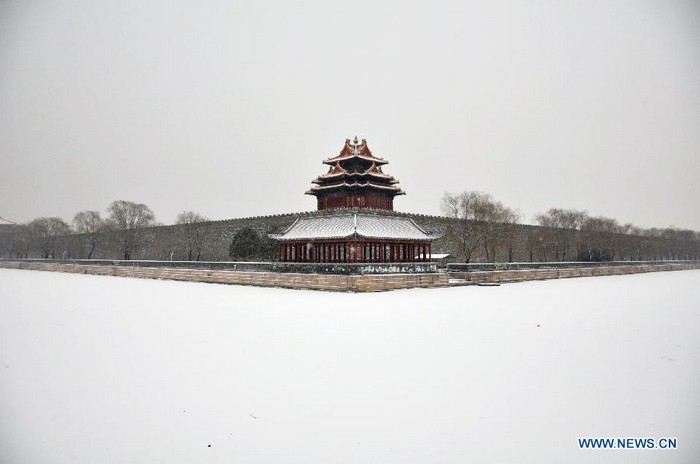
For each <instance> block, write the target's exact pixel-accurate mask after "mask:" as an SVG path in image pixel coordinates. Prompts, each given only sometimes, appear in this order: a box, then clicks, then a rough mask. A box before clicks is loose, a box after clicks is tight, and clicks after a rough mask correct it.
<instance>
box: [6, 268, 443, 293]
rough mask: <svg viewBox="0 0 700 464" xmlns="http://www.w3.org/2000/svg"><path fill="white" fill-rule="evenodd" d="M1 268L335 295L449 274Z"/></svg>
mask: <svg viewBox="0 0 700 464" xmlns="http://www.w3.org/2000/svg"><path fill="white" fill-rule="evenodd" d="M0 268H6V269H27V270H36V271H54V272H68V273H74V274H89V275H104V276H116V277H137V278H142V279H167V280H183V281H189V282H209V283H220V284H235V285H255V286H260V287H281V288H293V289H310V290H330V291H336V292H378V291H386V290H398V289H405V288H416V287H424V288H427V287H444V286H447V284H448V277H447V274H437V273H435V274H377V275H333V274H297V273H281V272H241V271H231V270H205V269H176V268H163V267H140V266H113V265H85V264H67V263H55V262H53V263H52V262H36V261H0Z"/></svg>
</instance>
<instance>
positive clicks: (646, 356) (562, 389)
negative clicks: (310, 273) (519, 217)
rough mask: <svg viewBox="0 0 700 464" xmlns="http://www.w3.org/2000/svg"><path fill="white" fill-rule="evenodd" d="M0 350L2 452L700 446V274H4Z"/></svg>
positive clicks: (338, 459)
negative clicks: (351, 282)
mask: <svg viewBox="0 0 700 464" xmlns="http://www.w3.org/2000/svg"><path fill="white" fill-rule="evenodd" d="M0 363H1V364H0V462H1V463H3V464H11V463H32V464H33V463H69V462H70V463H72V462H78V463H159V462H162V463H207V462H221V463H234V462H235V463H275V464H279V463H324V464H325V463H421V464H424V463H460V464H461V463H465V462H478V463H491V462H494V463H577V462H587V463H588V462H590V463H612V462H615V463H618V462H627V463H647V462H659V463H661V462H663V463H674V462H675V463H688V462H698V459H700V440H698V438H699V437H700V271H679V272H663V273H651V274H644V275H632V276H611V277H595V278H580V279H567V280H557V281H545V282H527V283H518V284H509V285H503V286H501V287H458V288H445V289H415V290H403V291H395V292H388V293H379V294H338V293H326V292H312V291H296V290H282V289H271V288H254V287H238V286H223V285H212V284H199V283H185V282H169V281H154V280H138V279H125V278H115V277H99V276H84V275H71V274H60V273H50V272H35V271H15V270H0ZM579 437H614V438H618V437H623V438H625V437H652V438H659V437H676V438H677V440H678V441H677V444H678V448H677V449H675V450H658V449H654V450H620V449H617V450H580V449H579V446H578V443H577V438H579Z"/></svg>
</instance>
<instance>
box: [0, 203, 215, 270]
mask: <svg viewBox="0 0 700 464" xmlns="http://www.w3.org/2000/svg"><path fill="white" fill-rule="evenodd" d="M206 221H208V219H207V218H205V217H203V216H202V215H200V214H198V213H195V212H194V211H185V212H183V213H181V214H179V215H178V216H177V218H176V221H175V222H176V224H180V225H181V227H179V228H178V243H179V244H180V246H181V247H182V248H183V250H184V252H185V253H186V254H187V256H188V259H189V260H193V259H194V260H197V261H199V259H200V258H201V255H202V250H203V248H204V246H205V245H206V243H207V240H208V236H207V233H206V228H205V227H204V226H203V223H204V222H206ZM155 225H158V224H156V222H155V215H154V214H153V211H151V209H150V208H149V207H148V206H146V205H144V204H142V203H135V202H131V201H124V200H117V201H113V202H112V203H111V204H110V205H109V207H108V208H107V210H106V215H105V216H104V217H103V216H102V215H101V214H100V212H99V211H80V212H79V213H77V214H75V216H74V218H73V223H72V225H71V224H68V223H66V222H65V221H64V220H63V219H61V218H59V217H41V218H37V219H34V220H33V221H30V222H29V223H27V224H16V225H13V226H10V227H8V228H6V229H5V231H3V233H1V234H0V256H4V257H9V258H28V257H40V258H44V259H48V258H51V259H55V258H64V259H65V258H71V257H78V256H79V257H86V258H87V259H91V258H93V255H94V254H95V250H96V249H97V248H98V247H99V246H100V244H102V243H104V242H110V243H109V245H110V249H118V250H119V253H120V256H119V257H120V258H122V259H131V258H132V256H133V253H134V251H135V250H137V249H138V248H139V247H140V246H141V245H142V242H144V241H145V240H147V239H148V237H149V228H151V227H153V226H155ZM76 248H77V249H76ZM173 253H174V251H172V252H171V256H172V254H173Z"/></svg>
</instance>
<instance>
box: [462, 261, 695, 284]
mask: <svg viewBox="0 0 700 464" xmlns="http://www.w3.org/2000/svg"><path fill="white" fill-rule="evenodd" d="M690 269H700V263H698V262H692V263H666V264H631V265H619V266H600V267H582V268H569V269H566V268H562V269H514V270H504V271H468V272H451V273H450V274H449V275H450V278H451V279H453V283H454V280H457V279H459V280H462V281H464V282H465V283H502V282H503V283H504V282H522V281H527V280H547V279H565V278H571V277H596V276H609V275H622V274H639V273H643V272H658V271H683V270H690Z"/></svg>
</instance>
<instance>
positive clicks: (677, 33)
mask: <svg viewBox="0 0 700 464" xmlns="http://www.w3.org/2000/svg"><path fill="white" fill-rule="evenodd" d="M355 135H357V136H359V137H360V138H366V139H367V141H368V144H369V146H370V148H371V149H372V150H373V152H374V153H375V155H378V156H381V157H384V158H386V159H388V160H389V161H390V164H389V165H388V166H387V167H386V168H385V172H387V173H390V174H393V175H394V176H396V177H397V178H398V179H399V180H400V182H401V186H402V188H403V189H404V190H405V191H406V192H407V195H406V196H404V197H399V198H397V200H396V202H395V206H396V209H397V210H400V211H407V212H416V213H426V214H439V212H440V198H441V196H442V194H443V192H445V191H451V192H459V191H464V190H480V191H484V192H488V193H490V194H492V195H493V196H494V197H495V198H496V199H497V200H500V201H502V202H503V203H504V204H506V205H508V206H511V207H513V208H517V209H518V210H519V211H520V212H521V213H522V219H521V222H532V221H533V216H534V215H535V214H536V213H538V212H543V211H546V210H547V209H548V208H550V207H553V206H556V207H564V208H576V209H586V210H588V212H589V213H590V214H591V215H605V216H610V217H614V218H616V219H618V220H619V221H620V222H622V223H625V222H632V223H634V224H636V225H639V226H642V227H653V226H657V227H665V226H668V225H675V226H677V227H682V228H692V229H695V230H700V182H699V180H700V2H697V1H674V0H658V1H645V0H634V1H609V0H604V1H584V0H581V1H571V2H561V1H524V2H514V1H509V2H498V1H490V0H489V1H478V2H469V1H454V2H420V3H418V2H406V1H396V2H394V1H381V0H376V1H355V2H330V1H310V2H284V1H276V2H266V1H244V2H234V1H220V2H217V1H202V2H195V1H181V0H176V1H173V0H170V1H163V2H156V1H151V2H147V1H143V0H133V1H131V0H128V1H119V2H114V1H94V2H93V1H82V2H79V1H49V0H47V1H19V0H17V1H13V0H0V216H2V217H4V218H6V219H9V220H12V221H15V222H26V221H29V220H32V219H34V218H36V217H39V216H60V217H62V218H64V219H65V220H67V221H70V220H72V217H73V215H74V214H75V213H76V212H78V211H81V210H86V209H94V210H99V211H102V212H104V210H105V209H106V207H107V206H108V205H109V203H110V202H111V201H113V200H118V199H123V200H131V201H136V202H139V203H145V204H147V205H148V206H149V207H150V208H151V209H152V210H153V211H154V213H155V214H156V218H157V220H158V221H161V222H163V223H166V224H168V223H172V222H173V221H174V219H175V216H176V215H177V214H178V213H179V212H181V211H183V210H195V211H197V212H200V213H201V214H203V215H206V216H208V217H210V218H212V219H227V218H233V217H241V216H253V215H263V214H273V213H283V212H296V211H308V210H314V209H315V208H316V203H315V198H314V197H311V196H308V195H304V191H306V190H307V189H308V188H309V187H310V186H311V183H310V181H311V180H312V179H313V178H315V177H316V176H317V175H319V174H321V173H323V172H325V170H326V168H325V167H324V166H323V165H322V164H321V160H322V159H323V158H327V157H331V156H334V155H336V154H337V153H338V152H339V151H340V149H341V148H342V145H343V142H344V141H345V139H346V138H351V137H354V136H355Z"/></svg>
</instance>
